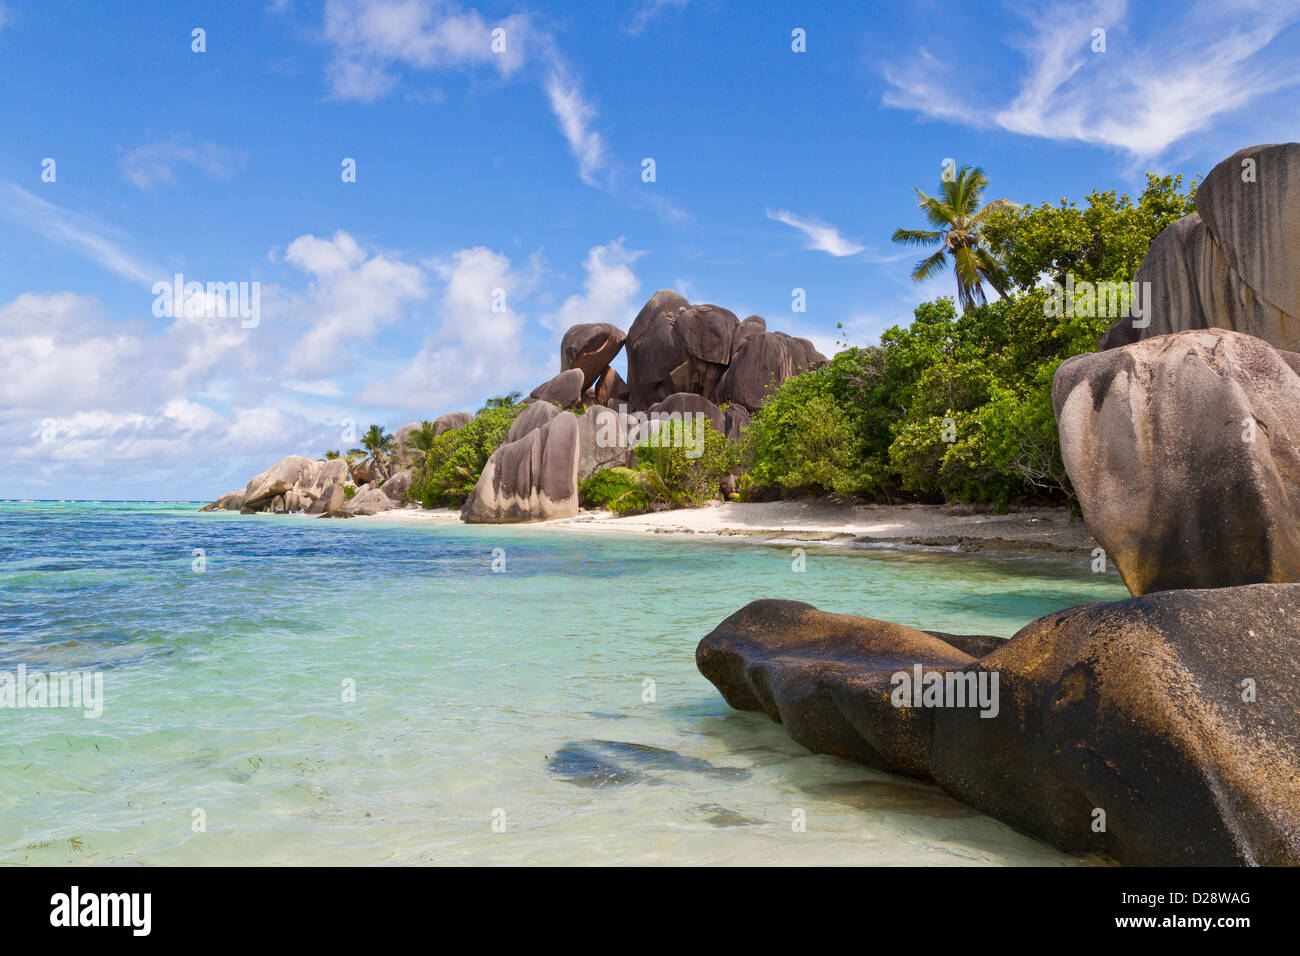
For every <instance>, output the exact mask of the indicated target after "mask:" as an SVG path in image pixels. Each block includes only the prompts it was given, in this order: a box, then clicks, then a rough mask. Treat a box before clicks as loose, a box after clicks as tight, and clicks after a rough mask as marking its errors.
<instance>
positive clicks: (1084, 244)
mask: <svg viewBox="0 0 1300 956" xmlns="http://www.w3.org/2000/svg"><path fill="white" fill-rule="evenodd" d="M966 172H967V171H966V170H963V174H965V173H966ZM976 173H978V171H976ZM977 181H978V180H977ZM962 182H963V180H962V178H961V177H959V179H958V183H951V184H946V185H945V189H946V191H947V193H948V194H949V198H950V202H951V203H952V204H953V205H956V203H955V199H960V198H961V197H962V196H963V195H969V192H970V187H969V180H966V183H967V186H966V187H965V188H966V192H965V193H963V192H962V189H963V187H962V186H961V183H962ZM948 187H951V189H949V188H948ZM981 188H982V186H981ZM954 193H956V196H955V198H954V196H953V194H954ZM1192 197H1193V188H1188V189H1187V190H1186V191H1184V189H1183V186H1182V177H1174V176H1165V177H1157V176H1148V178H1147V186H1146V189H1145V190H1144V191H1143V193H1142V195H1141V196H1140V197H1139V199H1138V201H1137V202H1136V203H1134V202H1133V201H1132V200H1131V199H1130V197H1128V196H1127V195H1123V196H1117V195H1116V194H1115V193H1114V192H1094V193H1091V194H1089V195H1088V197H1087V205H1086V206H1085V207H1084V208H1078V207H1077V206H1075V204H1074V203H1071V202H1067V201H1065V200H1062V201H1061V203H1060V205H1059V206H1052V205H1049V204H1046V203H1044V204H1043V205H1040V206H1037V207H1013V206H1010V205H1009V204H1008V205H1005V206H1001V207H998V208H995V209H994V210H993V211H992V212H990V214H989V215H988V216H986V217H983V218H981V219H980V222H979V225H980V236H981V241H982V242H984V243H986V244H987V250H988V251H989V252H990V254H994V255H996V257H997V260H998V263H999V267H1000V268H1001V269H1002V273H1001V275H1002V276H1004V277H1005V279H1006V288H1005V291H1004V297H1003V298H999V299H997V300H994V301H992V302H987V303H981V302H978V301H975V300H976V299H978V298H979V293H978V290H977V289H975V288H973V287H971V286H969V284H964V282H965V280H963V278H962V267H961V266H960V259H959V258H958V259H957V262H958V269H957V271H958V282H959V287H960V288H962V289H963V291H962V292H961V297H962V298H964V299H967V307H966V308H965V309H964V310H963V312H962V313H961V315H960V316H959V315H958V314H957V310H956V308H955V305H954V303H953V301H952V299H947V298H945V299H940V300H938V301H937V302H927V303H925V304H923V305H921V306H919V307H918V308H917V309H916V311H915V313H914V316H913V321H912V323H911V325H909V326H907V327H905V328H904V327H900V326H894V327H892V328H889V329H887V330H886V331H885V332H884V333H883V335H882V336H881V340H880V344H879V345H872V346H868V347H866V348H850V349H848V350H846V351H843V352H841V353H840V354H838V355H836V356H835V358H834V359H833V360H832V361H831V363H830V364H829V365H827V366H825V367H823V368H820V369H815V370H812V371H809V372H806V373H804V374H803V375H799V376H796V377H795V378H791V379H788V380H786V381H785V382H784V383H783V384H782V385H781V387H780V389H778V390H777V392H776V393H775V394H774V395H773V396H772V397H771V398H770V399H769V400H768V401H767V402H766V403H765V404H764V406H763V408H762V409H760V410H759V412H758V414H757V415H755V417H754V420H753V422H752V423H751V424H750V426H749V427H748V428H747V429H746V431H745V435H744V455H745V458H744V460H745V462H746V464H748V466H749V468H750V469H751V470H750V475H751V476H752V478H753V480H754V481H755V482H756V483H757V484H759V485H761V486H764V487H767V488H770V489H774V490H775V491H777V492H779V493H783V494H829V493H835V494H840V495H860V496H864V497H869V498H873V499H877V500H884V501H892V500H895V499H896V498H898V497H906V498H910V499H913V500H921V501H948V502H981V503H990V504H994V505H997V506H999V507H1005V506H1007V505H1008V504H1009V503H1010V502H1012V501H1031V500H1040V501H1058V502H1060V501H1070V500H1072V499H1073V490H1072V489H1071V488H1070V485H1069V479H1068V478H1067V476H1066V474H1065V468H1064V466H1063V465H1062V463H1061V456H1060V447H1059V443H1058V434H1057V429H1056V419H1055V416H1054V415H1053V413H1052V400H1051V388H1052V376H1053V374H1054V373H1055V372H1056V368H1057V366H1059V365H1060V363H1061V362H1062V361H1064V360H1065V359H1067V358H1069V357H1070V356H1072V355H1078V354H1080V353H1083V352H1091V351H1094V350H1095V349H1096V343H1097V338H1098V337H1099V336H1100V335H1101V333H1102V332H1104V331H1105V330H1106V328H1107V327H1108V326H1110V325H1111V324H1112V323H1114V322H1115V321H1116V318H1115V317H1113V316H1090V315H1087V314H1077V313H1086V312H1088V311H1090V310H1086V309H1083V310H1077V313H1076V314H1074V315H1059V316H1053V315H1050V314H1049V312H1051V310H1049V309H1048V308H1047V303H1048V299H1049V291H1048V290H1046V289H1044V288H1042V287H1041V286H1040V281H1041V280H1042V279H1043V278H1044V277H1046V278H1047V279H1048V280H1055V281H1057V282H1061V283H1062V284H1064V280H1065V277H1066V276H1067V275H1073V276H1074V279H1075V282H1076V283H1079V282H1085V281H1086V282H1093V283H1096V282H1107V281H1130V280H1132V278H1133V275H1134V273H1135V271H1136V270H1137V267H1138V265H1139V264H1140V263H1141V261H1142V258H1143V257H1144V256H1145V255H1146V251H1147V247H1148V246H1149V245H1150V243H1151V240H1152V239H1154V238H1155V237H1156V235H1158V234H1159V233H1160V231H1161V230H1162V229H1164V228H1165V227H1166V226H1168V225H1169V224H1170V223H1172V222H1174V221H1175V220H1176V219H1178V218H1180V217H1182V216H1184V215H1186V214H1187V213H1189V212H1192V211H1194V204H1193V198H1192ZM927 198H928V197H927ZM973 201H976V202H977V201H978V195H977V194H976V196H975V200H973ZM922 205H923V208H927V215H930V216H931V221H932V222H934V219H935V217H938V216H940V214H941V213H942V215H943V216H946V215H947V210H946V209H942V210H940V209H937V208H935V207H926V204H925V203H924V202H923V203H922ZM968 205H969V204H968ZM993 205H994V204H993V203H990V204H989V206H985V207H984V209H983V210H981V211H980V212H981V214H982V213H983V212H984V211H985V210H988V209H989V208H990V206H993ZM963 208H965V207H963ZM900 232H902V231H901V230H900ZM930 235H931V234H928V233H927V234H925V235H924V236H923V235H922V234H921V233H906V234H904V237H903V238H902V239H901V240H900V241H915V242H919V241H922V239H925V238H926V237H928V236H930ZM897 237H898V234H896V238H897ZM927 241H928V240H927ZM933 241H938V238H937V236H936V237H935V239H934V240H933ZM950 242H951V239H948V240H945V248H950V245H949V243H950ZM940 252H943V250H942V249H941V250H940ZM931 258H932V259H933V258H934V257H931ZM927 261H929V260H927ZM922 265H925V264H924V263H922ZM939 265H942V263H939ZM937 267H938V266H931V267H929V268H930V269H936V268H937ZM918 268H920V267H918ZM976 271H977V272H978V273H979V275H980V276H982V277H983V278H985V279H989V280H990V282H992V276H993V275H994V274H995V273H993V272H992V271H989V272H988V273H987V274H986V272H985V271H984V270H982V269H977V270H976ZM930 274H933V272H927V273H926V275H927V276H928V275H930ZM923 277H924V276H923ZM966 278H967V279H969V278H970V276H969V275H967V277H966ZM993 284H994V287H995V288H998V286H997V284H996V283H993ZM999 291H1003V290H1001V289H1000V290H999Z"/></svg>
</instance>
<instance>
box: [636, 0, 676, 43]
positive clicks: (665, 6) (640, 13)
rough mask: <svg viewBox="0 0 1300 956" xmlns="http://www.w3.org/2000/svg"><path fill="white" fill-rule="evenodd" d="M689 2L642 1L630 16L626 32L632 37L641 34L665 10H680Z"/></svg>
mask: <svg viewBox="0 0 1300 956" xmlns="http://www.w3.org/2000/svg"><path fill="white" fill-rule="evenodd" d="M689 2H690V0H643V2H642V3H641V5H640V6H638V7H637V8H636V11H635V12H634V13H633V14H632V20H631V22H629V23H628V25H627V32H628V33H631V34H634V35H635V34H638V33H641V32H643V31H644V30H645V28H646V27H648V26H649V25H650V24H651V22H653V21H654V20H657V19H658V18H659V15H660V14H661V13H663V12H664V11H665V10H669V9H676V10H681V9H683V8H684V7H685V6H686V4H688V3H689Z"/></svg>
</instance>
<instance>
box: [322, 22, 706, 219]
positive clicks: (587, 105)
mask: <svg viewBox="0 0 1300 956" xmlns="http://www.w3.org/2000/svg"><path fill="white" fill-rule="evenodd" d="M670 2H671V3H673V4H674V5H680V4H678V3H677V0H670ZM495 30H501V31H503V33H502V34H499V35H498V37H497V41H498V48H497V49H496V50H494V49H493V39H494V38H493V32H494V31H495ZM323 36H324V38H325V40H326V41H327V42H328V43H330V44H331V45H332V46H333V48H334V55H333V58H332V59H331V61H330V63H329V66H328V68H327V75H328V79H329V83H330V91H331V95H332V96H334V97H335V98H338V99H349V100H358V101H361V102H372V101H374V100H378V99H380V98H382V97H384V96H387V95H388V94H389V93H392V92H393V91H394V90H395V89H396V88H397V86H398V84H399V83H400V81H401V71H402V70H403V69H413V70H421V71H437V70H444V71H445V70H468V71H475V70H484V69H490V70H495V71H497V72H498V73H499V75H500V76H502V77H503V78H509V77H514V76H515V75H516V74H517V73H518V74H519V75H521V76H527V77H528V78H530V79H531V80H533V81H535V82H537V83H538V84H539V85H540V87H541V89H542V92H543V93H544V94H545V97H546V103H547V105H548V107H549V108H550V111H551V113H552V115H553V116H554V117H555V122H556V126H557V127H558V129H559V131H560V133H561V135H562V136H563V137H564V141H565V143H566V144H567V146H568V148H569V152H570V153H571V154H572V156H573V158H574V160H575V162H576V163H577V172H578V177H579V178H580V179H581V180H582V181H583V182H584V183H586V184H587V185H588V186H592V187H594V188H596V189H600V190H602V191H604V192H607V193H610V194H614V195H618V196H619V197H620V198H622V199H624V200H625V201H627V202H629V203H632V204H634V205H639V206H643V207H646V208H649V209H651V210H653V211H654V212H655V213H656V214H657V215H659V216H660V217H661V218H663V219H665V220H667V221H680V220H682V219H684V218H687V217H686V214H685V213H684V212H683V211H682V210H681V209H679V208H678V207H677V206H676V205H675V204H673V203H672V201H671V200H668V199H666V198H665V197H663V196H660V195H655V196H653V197H644V196H637V195H632V194H630V193H629V191H628V189H627V188H626V187H625V186H623V185H622V184H621V183H620V181H619V180H617V178H616V176H615V174H614V172H613V170H612V168H611V161H610V157H609V149H608V145H607V143H606V140H605V137H604V136H603V134H602V133H601V132H600V130H599V110H598V109H597V107H596V104H595V102H594V101H593V99H592V98H591V97H590V96H589V95H588V94H587V93H586V92H585V91H584V90H583V86H582V81H581V78H580V77H579V75H578V74H577V72H576V71H574V70H573V69H572V68H571V67H570V65H569V62H568V60H567V59H566V58H565V56H564V55H563V54H562V52H561V50H560V47H559V44H558V43H557V42H556V40H555V38H554V36H553V35H552V34H551V33H550V31H549V30H548V29H547V28H546V26H545V25H544V24H543V23H541V22H540V21H539V20H538V19H536V18H534V17H530V16H528V15H525V14H512V15H511V16H509V17H506V18H505V19H504V20H489V19H486V18H484V17H483V16H482V15H481V14H480V13H479V12H478V11H476V10H472V9H467V8H462V7H459V6H457V5H456V4H454V3H452V2H450V0H329V3H328V4H327V6H326V8H325V24H324V30H323ZM501 44H504V49H501ZM521 71H522V72H521Z"/></svg>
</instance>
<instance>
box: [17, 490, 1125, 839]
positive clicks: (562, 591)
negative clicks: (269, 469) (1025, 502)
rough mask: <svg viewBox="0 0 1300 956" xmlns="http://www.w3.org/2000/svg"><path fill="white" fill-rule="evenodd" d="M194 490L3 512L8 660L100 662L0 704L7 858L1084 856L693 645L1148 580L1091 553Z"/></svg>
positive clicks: (932, 617) (965, 619) (989, 624)
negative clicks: (788, 606) (822, 732)
mask: <svg viewBox="0 0 1300 956" xmlns="http://www.w3.org/2000/svg"><path fill="white" fill-rule="evenodd" d="M196 509H197V505H195V504H123V503H103V504H98V503H96V504H66V503H65V504H60V503H37V504H26V503H0V675H2V674H4V673H6V672H8V673H11V674H16V673H17V669H18V667H19V665H25V667H26V670H27V672H28V673H29V674H31V673H52V672H91V673H99V674H102V680H103V713H102V715H101V716H99V717H98V718H90V717H86V716H85V710H84V708H82V709H74V708H24V709H17V708H5V709H0V735H2V737H3V747H2V748H0V862H3V863H4V864H6V865H49V864H63V863H78V864H81V863H90V864H237V863H251V864H289V863H299V864H375V863H488V864H491V863H583V864H602V865H604V864H624V863H626V864H646V863H705V864H738V863H811V862H815V863H827V864H834V863H851V864H972V863H973V864H1009V863H1035V864H1053V863H1061V864H1073V863H1078V862H1080V861H1078V860H1076V859H1074V858H1072V857H1068V856H1064V855H1062V854H1060V853H1058V852H1056V851H1054V850H1052V849H1051V848H1049V847H1047V846H1045V845H1043V844H1041V843H1038V842H1037V841H1034V840H1032V839H1030V838H1028V837H1025V836H1021V835H1020V834H1017V833H1016V832H1014V831H1012V830H1011V829H1009V828H1008V827H1006V826H1004V825H1003V824H1001V823H998V822H996V821H994V820H991V819H988V818H986V817H983V816H980V815H978V814H976V813H974V812H972V811H970V810H968V809H966V808H964V807H963V806H962V805H960V804H958V803H956V802H954V801H952V800H950V799H948V798H947V797H945V796H944V795H943V794H942V793H941V792H939V791H938V790H937V789H936V788H934V787H930V786H926V785H922V784H919V783H915V782H912V781H908V780H904V779H901V778H895V777H890V776H888V775H885V774H880V773H875V772H872V771H869V770H866V769H864V768H861V767H858V766H855V765H852V764H848V763H845V762H842V761H839V760H836V759H834V758H831V757H819V756H813V755H811V754H808V753H807V752H805V751H804V750H803V749H802V748H800V747H799V746H798V745H796V744H794V743H792V742H791V741H790V740H789V738H788V737H786V735H785V733H784V732H783V731H782V730H781V728H780V727H779V726H777V725H776V724H774V723H772V722H771V721H769V720H768V719H767V718H766V717H764V716H760V715H755V714H746V713H738V712H736V711H732V710H730V709H729V708H727V707H726V706H725V705H724V704H723V703H722V700H721V698H720V697H719V695H718V694H717V692H716V691H715V690H714V689H713V687H712V686H711V685H710V684H709V683H708V682H707V681H705V680H704V679H703V678H702V677H701V676H700V675H699V674H698V672H697V671H696V669H695V663H694V651H695V645H696V643H697V642H698V641H699V639H700V638H701V637H702V636H703V635H704V634H705V633H707V632H708V631H709V630H711V629H712V628H713V627H714V626H715V625H716V624H717V623H718V622H719V621H721V620H722V619H723V618H724V617H726V616H727V615H728V614H730V613H731V612H732V611H734V610H736V609H737V608H739V607H740V606H742V605H743V604H745V603H746V602H748V601H750V600H753V599H756V598H760V597H781V598H792V599H798V600H803V601H808V602H811V603H813V604H816V605H817V606H818V607H821V608H824V609H827V610H834V611H842V612H853V613H860V614H866V615H869V616H872V617H878V618H885V619H889V620H894V621H899V622H902V623H906V624H913V625H918V626H923V627H926V628H929V629H936V630H944V631H952V632H962V633H992V634H999V635H1003V636H1009V635H1010V634H1012V633H1013V632H1014V631H1015V630H1017V629H1018V628H1019V627H1021V626H1022V625H1024V624H1025V623H1027V622H1029V621H1030V620H1032V619H1034V618H1036V617H1038V616H1040V615H1043V614H1045V613H1047V612H1049V611H1053V610H1056V609H1058V608H1063V607H1067V606H1071V605H1075V604H1082V603H1086V602H1089V601H1095V600H1109V599H1115V598H1119V597H1123V596H1125V595H1126V592H1125V591H1124V589H1123V587H1122V585H1121V584H1120V583H1119V580H1118V578H1117V577H1115V576H1114V575H1113V574H1108V575H1095V574H1092V573H1091V571H1090V569H1089V566H1088V562H1087V561H1086V560H1083V559H1075V560H1070V561H1058V560H1048V559H1042V558H1034V559H1028V558H986V557H975V556H968V555H958V554H952V553H934V552H921V551H911V552H903V551H896V550H889V549H864V548H846V547H830V546H815V545H809V544H803V545H802V546H803V547H804V548H805V549H806V551H807V559H806V561H807V569H806V571H805V572H803V573H795V572H794V571H792V567H791V550H792V547H793V545H788V546H785V545H761V544H754V543H749V542H743V541H741V542H738V541H734V540H727V539H710V540H699V541H697V540H690V539H680V538H674V539H671V540H669V539H659V538H656V537H654V536H645V535H631V534H628V535H621V534H605V533H591V532H585V533H584V532H577V531H565V532H561V531H558V530H555V529H548V528H536V527H525V528H510V527H499V526H498V527H485V526H463V525H454V524H449V525H435V524H429V525H427V526H426V525H423V524H421V525H418V526H414V525H402V524H397V523H393V522H391V521H390V522H384V521H378V520H366V519H354V520H351V521H333V520H312V519H305V518H302V517H275V516H266V515H256V516H240V515H235V514H230V513H217V514H200V513H199V512H198V511H197V510H196ZM196 549H201V550H202V555H201V558H200V557H199V556H196V553H195V551H196ZM494 549H500V550H499V551H495V550H494ZM494 554H495V557H496V558H497V564H498V566H499V565H500V562H501V560H502V559H503V560H504V563H505V568H504V570H503V571H494V570H493V561H494ZM651 682H652V683H651ZM349 688H352V692H349ZM797 811H802V813H803V816H804V818H805V819H806V830H804V831H803V832H796V830H795V828H794V827H792V821H793V820H794V819H796V817H797V815H798V814H797Z"/></svg>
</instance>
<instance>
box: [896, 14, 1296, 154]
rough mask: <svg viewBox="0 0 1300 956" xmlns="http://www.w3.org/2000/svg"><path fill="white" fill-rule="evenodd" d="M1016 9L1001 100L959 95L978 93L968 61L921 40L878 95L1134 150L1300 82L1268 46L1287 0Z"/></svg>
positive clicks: (1288, 57)
mask: <svg viewBox="0 0 1300 956" xmlns="http://www.w3.org/2000/svg"><path fill="white" fill-rule="evenodd" d="M1024 17H1025V19H1026V25H1027V32H1026V33H1025V34H1023V35H1022V36H1020V37H1017V38H1014V39H1013V40H1012V41H1011V44H1012V45H1013V46H1014V47H1015V48H1017V49H1018V50H1019V51H1020V53H1021V54H1022V56H1023V57H1024V60H1025V63H1026V71H1025V74H1024V76H1023V78H1022V79H1021V82H1020V84H1019V88H1018V90H1017V92H1016V94H1015V96H1014V97H1013V98H1012V99H1010V101H1007V102H1003V103H992V104H990V103H988V102H987V100H976V99H974V98H963V96H962V94H961V92H960V91H962V90H966V89H979V90H980V91H981V93H980V95H981V96H986V95H987V90H988V88H989V86H988V85H985V84H981V83H978V82H976V83H972V82H971V76H970V75H969V72H967V73H965V74H964V75H963V76H961V78H960V81H959V78H958V70H963V71H968V70H969V66H970V64H969V63H967V62H962V63H960V64H958V63H952V64H945V63H943V62H942V61H941V60H940V59H939V58H937V57H935V56H934V55H932V54H931V53H930V52H929V51H928V50H926V49H921V50H919V51H918V52H917V53H916V54H915V55H914V56H913V58H912V59H911V60H910V61H907V62H904V63H897V64H892V65H890V66H888V67H886V68H885V70H884V76H885V79H886V81H887V83H888V84H889V88H888V89H887V90H886V92H885V94H884V102H885V104H886V105H888V106H893V107H898V108H900V109H908V110H914V111H916V112H919V113H921V114H922V115H925V116H927V117H929V118H931V119H940V120H946V121H951V122H957V123H961V124H964V125H968V126H973V127H977V128H980V127H983V128H1001V129H1004V130H1008V131H1010V132H1014V133H1020V134H1023V135H1026V136H1037V137H1043V138H1046V139H1052V140H1063V141H1069V140H1073V141H1078V142H1083V143H1090V144H1094V145H1098V146H1103V147H1107V148H1112V149H1118V150H1121V151H1123V152H1125V153H1128V154H1129V155H1130V156H1132V157H1133V158H1134V159H1138V160H1144V159H1151V158H1155V157H1158V156H1160V155H1161V154H1163V153H1164V152H1165V151H1166V150H1168V149H1169V148H1170V147H1171V146H1173V145H1174V144H1175V143H1177V142H1179V141H1180V140H1183V139H1185V138H1186V137H1187V136H1189V135H1191V134H1193V133H1197V132H1200V131H1203V130H1205V129H1207V128H1209V127H1211V126H1212V125H1213V123H1214V122H1215V121H1216V120H1217V119H1219V118H1225V117H1228V116H1231V115H1232V114H1233V113H1234V112H1236V111H1238V110H1240V109H1241V108H1242V107H1244V106H1245V105H1246V104H1247V103H1249V102H1251V101H1253V100H1255V99H1257V98H1259V97H1261V96H1265V95H1268V94H1271V93H1276V92H1279V91H1281V90H1284V89H1288V88H1292V87H1295V86H1297V85H1300V71H1297V70H1296V59H1295V54H1294V52H1290V53H1285V52H1284V51H1283V50H1281V49H1280V48H1276V47H1275V46H1274V40H1276V39H1277V38H1278V37H1279V36H1280V35H1281V34H1282V33H1283V32H1284V31H1287V30H1289V29H1290V28H1292V27H1293V26H1294V25H1295V24H1296V23H1297V21H1300V2H1297V0H1280V2H1277V3H1271V4H1259V3H1253V2H1248V0H1238V2H1214V3H1199V4H1196V5H1194V6H1192V7H1191V8H1190V9H1188V10H1187V11H1183V12H1180V15H1179V16H1177V17H1170V16H1162V17H1160V18H1158V19H1157V18H1155V17H1152V18H1150V19H1149V20H1144V21H1143V22H1142V23H1141V25H1140V27H1139V26H1137V25H1135V24H1133V23H1132V22H1131V19H1132V18H1131V17H1130V10H1129V7H1128V4H1127V3H1126V2H1125V0H1095V2H1093V3H1092V4H1090V5H1086V6H1078V5H1068V4H1053V5H1050V6H1046V7H1041V8H1038V9H1037V10H1035V11H1033V12H1027V13H1025V14H1024ZM1095 29H1103V30H1105V31H1106V32H1107V37H1106V39H1107V49H1106V51H1105V52H1094V50H1093V42H1094V36H1093V31H1094V30H1095ZM1270 54H1273V55H1270Z"/></svg>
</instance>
